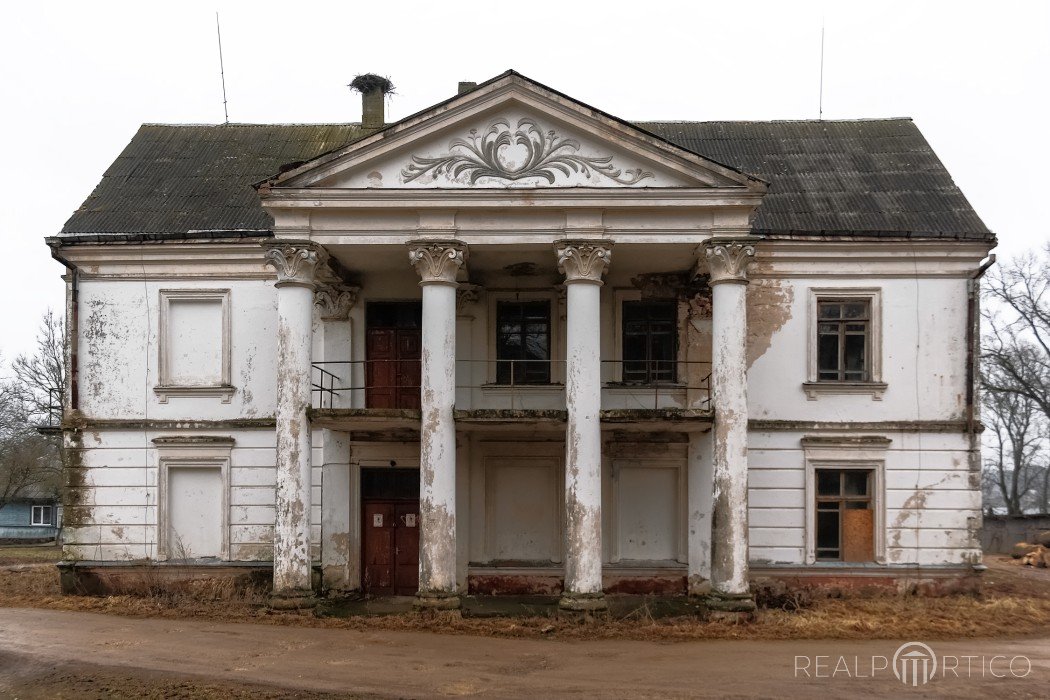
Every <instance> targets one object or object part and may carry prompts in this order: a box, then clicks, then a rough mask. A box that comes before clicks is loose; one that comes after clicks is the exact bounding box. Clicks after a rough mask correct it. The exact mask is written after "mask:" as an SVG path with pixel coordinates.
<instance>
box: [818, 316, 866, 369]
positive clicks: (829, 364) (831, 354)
mask: <svg viewBox="0 0 1050 700" xmlns="http://www.w3.org/2000/svg"><path fill="white" fill-rule="evenodd" d="M817 379H818V381H837V382H867V381H870V380H871V301H870V300H869V299H820V300H819V301H817Z"/></svg>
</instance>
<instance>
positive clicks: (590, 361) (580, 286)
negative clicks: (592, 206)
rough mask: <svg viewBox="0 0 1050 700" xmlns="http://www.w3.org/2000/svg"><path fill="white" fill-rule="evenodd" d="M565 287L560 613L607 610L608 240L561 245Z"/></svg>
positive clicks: (560, 267) (560, 268)
mask: <svg viewBox="0 0 1050 700" xmlns="http://www.w3.org/2000/svg"><path fill="white" fill-rule="evenodd" d="M554 246H555V251H556V252H557V254H558V271H559V272H562V273H564V275H565V286H566V304H567V308H566V323H565V326H566V343H565V347H566V356H565V359H566V365H565V408H566V409H567V412H568V424H567V426H566V431H565V530H566V532H565V535H566V538H565V586H564V591H563V593H562V598H561V602H560V607H561V608H562V609H563V610H575V611H589V610H604V609H605V607H606V605H605V597H604V594H603V592H602V432H601V415H600V412H601V402H602V397H601V392H602V385H601V353H600V342H601V338H600V335H599V317H600V314H601V294H600V293H601V286H602V275H603V274H604V273H605V270H606V269H607V268H608V266H609V262H610V260H611V259H612V242H611V241H558V242H556V243H555V244H554Z"/></svg>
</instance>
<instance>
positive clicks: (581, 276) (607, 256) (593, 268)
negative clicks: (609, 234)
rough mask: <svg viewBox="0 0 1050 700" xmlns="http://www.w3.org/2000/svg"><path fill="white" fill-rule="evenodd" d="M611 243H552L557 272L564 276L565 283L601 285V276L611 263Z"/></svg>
mask: <svg viewBox="0 0 1050 700" xmlns="http://www.w3.org/2000/svg"><path fill="white" fill-rule="evenodd" d="M612 246H613V242H612V241H607V240H571V239H569V240H561V241H555V242H554V251H555V253H557V255H558V272H560V273H562V274H564V275H565V283H566V284H571V283H573V282H591V283H595V284H601V283H602V275H604V274H605V271H606V270H607V269H608V268H609V263H610V262H612Z"/></svg>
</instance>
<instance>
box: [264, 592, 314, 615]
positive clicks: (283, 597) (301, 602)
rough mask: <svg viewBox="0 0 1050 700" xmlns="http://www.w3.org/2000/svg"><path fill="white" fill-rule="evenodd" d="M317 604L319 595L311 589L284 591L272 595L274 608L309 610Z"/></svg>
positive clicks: (271, 601)
mask: <svg viewBox="0 0 1050 700" xmlns="http://www.w3.org/2000/svg"><path fill="white" fill-rule="evenodd" d="M316 605H317V597H316V596H315V595H314V592H313V591H311V590H303V591H282V592H280V593H274V594H272V595H271V596H270V608H272V609H273V610H309V609H311V608H313V607H315V606H316Z"/></svg>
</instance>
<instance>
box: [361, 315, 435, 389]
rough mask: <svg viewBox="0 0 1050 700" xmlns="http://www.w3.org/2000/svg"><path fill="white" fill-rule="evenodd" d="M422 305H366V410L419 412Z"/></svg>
mask: <svg viewBox="0 0 1050 700" xmlns="http://www.w3.org/2000/svg"><path fill="white" fill-rule="evenodd" d="M422 326H423V305H422V303H420V302H418V301H381V302H370V303H369V304H368V306H367V308H366V310H365V329H366V330H365V339H366V342H365V357H366V359H367V360H368V362H367V363H366V367H367V369H366V386H365V402H366V403H365V405H366V406H368V408H419V384H420V373H421V369H422V367H421V362H422V345H423V336H422Z"/></svg>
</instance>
